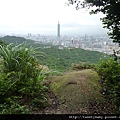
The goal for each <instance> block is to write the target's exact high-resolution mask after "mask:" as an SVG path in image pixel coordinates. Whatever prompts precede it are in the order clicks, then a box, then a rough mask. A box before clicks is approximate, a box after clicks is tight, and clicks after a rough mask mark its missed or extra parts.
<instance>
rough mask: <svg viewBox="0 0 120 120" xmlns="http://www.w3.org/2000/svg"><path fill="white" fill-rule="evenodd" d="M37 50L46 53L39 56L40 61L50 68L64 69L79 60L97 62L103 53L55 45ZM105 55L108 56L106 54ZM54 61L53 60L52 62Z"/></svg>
mask: <svg viewBox="0 0 120 120" xmlns="http://www.w3.org/2000/svg"><path fill="white" fill-rule="evenodd" d="M38 51H41V52H44V53H45V54H46V55H45V56H44V57H42V58H39V57H38V59H40V61H41V63H42V64H44V65H47V66H49V68H51V69H56V70H65V69H69V68H70V67H71V65H72V64H73V63H75V64H77V63H79V62H88V63H97V62H98V60H99V59H100V58H103V57H104V56H105V54H103V53H100V52H96V51H88V50H83V49H80V48H78V49H63V50H61V49H58V47H57V46H54V47H53V46H52V47H51V48H39V49H38ZM106 57H109V56H108V55H106ZM53 61H54V62H53Z"/></svg>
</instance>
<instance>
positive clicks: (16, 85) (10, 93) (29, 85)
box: [0, 43, 46, 108]
mask: <svg viewBox="0 0 120 120" xmlns="http://www.w3.org/2000/svg"><path fill="white" fill-rule="evenodd" d="M34 54H35V50H34V49H33V48H32V47H29V48H26V44H25V43H22V44H20V45H18V46H16V45H15V44H9V45H7V46H1V45H0V62H1V64H2V65H1V66H0V95H1V97H0V103H2V104H5V103H6V102H7V103H9V102H10V101H11V100H12V98H13V97H14V96H17V98H18V97H19V96H22V99H23V98H27V99H31V98H32V99H33V98H35V97H37V96H39V99H44V98H45V94H44V91H45V90H46V87H45V86H44V85H43V84H42V83H41V80H42V79H43V78H44V76H42V75H43V72H44V71H43V70H42V69H40V68H39V67H38V65H39V62H38V60H37V59H36V58H35V56H34ZM8 98H9V99H8ZM8 101H9V102H8ZM16 102H17V100H16ZM18 102H19V99H18ZM10 103H11V102H10ZM13 103H14V102H13ZM11 104H12V103H11ZM16 104H17V105H14V107H20V105H19V103H16ZM11 106H12V107H13V104H12V105H11ZM14 107H13V108H14Z"/></svg>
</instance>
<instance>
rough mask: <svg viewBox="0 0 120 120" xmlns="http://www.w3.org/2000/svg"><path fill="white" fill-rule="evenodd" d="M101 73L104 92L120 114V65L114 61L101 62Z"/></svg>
mask: <svg viewBox="0 0 120 120" xmlns="http://www.w3.org/2000/svg"><path fill="white" fill-rule="evenodd" d="M99 73H100V75H101V77H102V83H103V88H104V89H103V92H104V93H105V94H106V96H107V97H108V98H109V99H111V100H112V103H114V104H115V106H116V108H117V110H118V111H119V112H120V63H118V62H117V61H115V60H113V59H110V60H104V61H101V63H100V64H99Z"/></svg>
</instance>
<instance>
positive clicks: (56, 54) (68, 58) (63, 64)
mask: <svg viewBox="0 0 120 120" xmlns="http://www.w3.org/2000/svg"><path fill="white" fill-rule="evenodd" d="M1 39H2V40H3V41H4V42H6V43H8V44H9V43H15V44H21V43H22V42H26V43H27V47H30V46H33V47H34V48H38V49H37V51H39V52H43V53H45V54H43V57H41V56H40V57H39V55H38V57H37V58H38V59H39V60H40V64H43V65H46V66H48V67H49V68H50V69H55V70H62V71H63V70H65V69H69V68H70V67H71V65H72V63H80V62H88V63H90V64H91V63H92V64H93V63H94V64H97V63H98V61H99V59H100V58H104V56H107V55H105V54H104V53H100V52H97V51H89V50H84V49H80V48H72V49H67V48H66V49H58V48H59V47H58V46H52V45H50V44H42V43H35V41H33V40H26V39H25V38H22V37H15V36H5V37H3V38H1Z"/></svg>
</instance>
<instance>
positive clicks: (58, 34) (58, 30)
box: [57, 22, 60, 42]
mask: <svg viewBox="0 0 120 120" xmlns="http://www.w3.org/2000/svg"><path fill="white" fill-rule="evenodd" d="M57 40H58V41H59V42H60V23H59V22H58V25H57Z"/></svg>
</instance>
